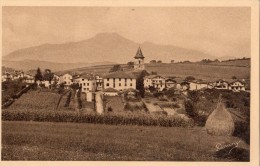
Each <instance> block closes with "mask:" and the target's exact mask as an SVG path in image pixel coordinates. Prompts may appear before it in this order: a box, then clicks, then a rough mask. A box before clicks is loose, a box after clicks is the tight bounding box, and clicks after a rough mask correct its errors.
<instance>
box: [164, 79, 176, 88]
mask: <svg viewBox="0 0 260 166" xmlns="http://www.w3.org/2000/svg"><path fill="white" fill-rule="evenodd" d="M176 86H177V81H176V80H174V79H171V78H168V79H166V80H165V88H166V89H170V88H176Z"/></svg>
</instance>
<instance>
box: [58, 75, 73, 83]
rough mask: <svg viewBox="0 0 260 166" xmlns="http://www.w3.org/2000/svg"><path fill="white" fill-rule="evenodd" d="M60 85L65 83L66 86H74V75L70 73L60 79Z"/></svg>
mask: <svg viewBox="0 0 260 166" xmlns="http://www.w3.org/2000/svg"><path fill="white" fill-rule="evenodd" d="M59 83H60V84H62V83H64V85H65V86H70V85H71V84H72V75H71V74H69V73H66V74H64V75H62V76H60V77H59Z"/></svg>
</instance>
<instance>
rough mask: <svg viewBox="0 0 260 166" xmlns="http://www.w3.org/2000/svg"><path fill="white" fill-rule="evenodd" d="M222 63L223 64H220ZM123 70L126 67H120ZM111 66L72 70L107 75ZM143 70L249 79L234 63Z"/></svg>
mask: <svg viewBox="0 0 260 166" xmlns="http://www.w3.org/2000/svg"><path fill="white" fill-rule="evenodd" d="M222 63H223V64H222ZM121 66H122V67H123V68H124V69H126V68H127V66H126V65H121ZM111 67H112V66H111V65H106V66H95V67H86V68H80V69H74V70H71V71H74V72H80V73H81V72H95V73H97V74H101V75H102V74H104V73H108V71H109V69H110V68H111ZM145 68H146V70H147V71H148V72H151V71H154V72H157V73H158V74H160V75H163V76H177V77H181V78H185V77H186V76H194V77H195V78H197V79H205V80H209V81H213V80H216V79H231V78H232V77H233V76H236V77H237V78H239V79H242V78H249V76H250V67H249V66H247V67H245V66H237V65H236V61H234V62H221V63H217V64H212V65H210V64H207V65H206V64H198V63H191V64H182V63H174V64H169V63H162V64H150V63H149V64H145Z"/></svg>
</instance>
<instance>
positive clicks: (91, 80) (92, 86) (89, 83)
mask: <svg viewBox="0 0 260 166" xmlns="http://www.w3.org/2000/svg"><path fill="white" fill-rule="evenodd" d="M73 83H78V84H79V86H80V87H81V91H82V92H85V93H87V92H95V91H96V80H95V77H94V76H93V75H92V74H87V73H84V74H81V75H80V76H78V77H77V78H75V79H73Z"/></svg>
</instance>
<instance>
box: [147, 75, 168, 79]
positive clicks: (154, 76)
mask: <svg viewBox="0 0 260 166" xmlns="http://www.w3.org/2000/svg"><path fill="white" fill-rule="evenodd" d="M156 77H162V78H164V77H163V76H160V75H149V76H145V77H144V78H150V79H152V78H156Z"/></svg>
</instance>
